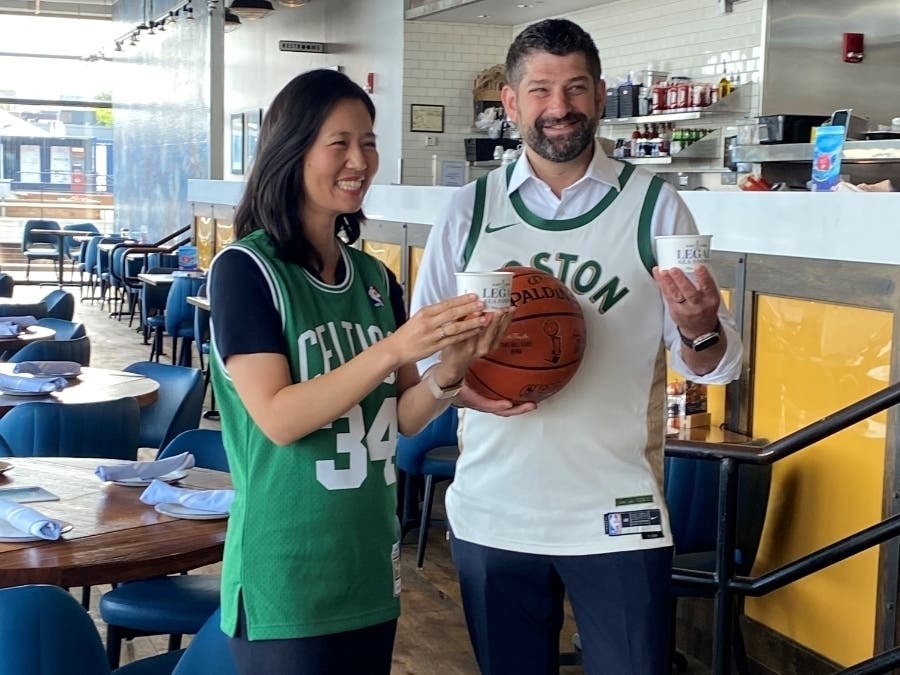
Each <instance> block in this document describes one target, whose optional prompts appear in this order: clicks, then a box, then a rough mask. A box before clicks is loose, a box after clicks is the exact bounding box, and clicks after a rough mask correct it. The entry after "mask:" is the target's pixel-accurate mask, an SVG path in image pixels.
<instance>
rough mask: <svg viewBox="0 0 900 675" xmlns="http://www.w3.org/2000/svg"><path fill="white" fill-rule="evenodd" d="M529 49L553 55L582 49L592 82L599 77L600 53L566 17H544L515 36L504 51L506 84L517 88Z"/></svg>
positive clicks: (579, 28) (591, 40)
mask: <svg viewBox="0 0 900 675" xmlns="http://www.w3.org/2000/svg"><path fill="white" fill-rule="evenodd" d="M532 52H547V53H549V54H554V55H556V56H565V55H567V54H574V53H577V52H581V53H582V54H584V59H585V61H586V62H587V67H588V70H589V71H590V73H591V76H592V77H593V78H594V82H597V81H599V80H600V78H601V77H602V71H601V69H600V55H599V54H598V53H597V46H596V45H595V44H594V40H593V38H591V36H590V35H589V34H588V33H587V32H585V30H584V29H583V28H582V27H581V26H579V25H578V24H576V23H573V22H571V21H569V20H567V19H544V20H543V21H538V22H537V23H533V24H531V25H530V26H528V27H527V28H525V30H523V31H522V32H521V33H519V34H518V35H517V36H516V39H515V40H513V42H512V44H511V45H510V46H509V51H508V52H507V53H506V82H507V84H509V85H510V86H512V87H516V86H518V84H519V82H521V81H522V76H523V75H524V73H523V70H524V62H525V59H526V58H527V57H528V56H529V55H530V54H531V53H532Z"/></svg>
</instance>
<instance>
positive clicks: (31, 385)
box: [0, 373, 68, 394]
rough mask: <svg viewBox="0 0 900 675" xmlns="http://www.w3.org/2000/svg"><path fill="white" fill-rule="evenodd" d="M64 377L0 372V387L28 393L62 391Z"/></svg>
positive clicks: (64, 381)
mask: <svg viewBox="0 0 900 675" xmlns="http://www.w3.org/2000/svg"><path fill="white" fill-rule="evenodd" d="M67 384H68V382H66V378H64V377H22V376H19V375H6V374H5V373H0V389H6V390H7V391H19V392H23V393H28V394H37V393H40V392H43V393H46V394H49V393H50V392H53V391H62V390H63V389H65V388H66V385H67Z"/></svg>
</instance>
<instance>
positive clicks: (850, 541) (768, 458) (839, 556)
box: [666, 383, 900, 675]
mask: <svg viewBox="0 0 900 675" xmlns="http://www.w3.org/2000/svg"><path fill="white" fill-rule="evenodd" d="M898 403H900V383H898V384H893V385H891V386H889V387H886V388H884V389H882V390H881V391H878V392H876V393H874V394H872V395H871V396H867V397H866V398H864V399H862V400H860V401H857V402H856V403H853V404H852V405H849V406H847V407H845V408H842V409H841V410H838V411H837V412H835V413H833V414H831V415H829V416H827V417H824V418H822V419H820V420H818V421H817V422H813V423H812V424H810V425H808V426H806V427H803V428H802V429H799V430H797V431H795V432H794V433H792V434H789V435H787V436H785V437H784V438H782V439H779V440H777V441H774V442H772V443H769V444H768V445H764V446H741V445H733V444H728V443H706V442H696V441H688V440H670V441H667V442H666V455H667V456H670V457H686V458H691V459H701V460H709V461H718V462H719V496H718V539H717V543H716V569H715V571H714V572H702V571H696V570H685V569H678V568H676V569H675V570H673V574H672V580H673V581H674V582H676V583H681V584H685V585H690V586H694V587H698V588H714V589H715V595H714V606H715V619H714V628H713V672H714V673H716V674H717V675H721V674H724V673H728V672H729V668H730V663H731V639H732V631H733V630H734V625H733V621H732V617H733V614H732V612H733V609H734V602H735V597H736V596H737V595H749V596H751V597H760V596H763V595H766V594H767V593H770V592H772V591H774V590H777V589H779V588H782V587H783V586H786V585H787V584H790V583H792V582H794V581H797V580H798V579H802V578H804V577H807V576H809V575H810V574H813V573H815V572H818V571H820V570H822V569H825V568H826V567H829V566H830V565H833V564H835V563H838V562H841V561H842V560H845V559H847V558H849V557H850V556H853V555H856V554H857V553H859V552H861V551H864V550H866V549H867V548H870V547H872V546H877V545H879V544H882V543H884V542H886V541H888V540H889V539H892V538H893V537H896V536H897V535H900V515H895V516H891V517H890V518H888V519H887V520H883V521H881V522H879V523H877V524H875V525H872V526H871V527H868V528H866V529H864V530H861V531H859V532H856V533H854V534H852V535H850V536H848V537H845V538H844V539H841V540H839V541H836V542H834V543H832V544H829V545H828V546H825V547H824V548H821V549H818V550H816V551H813V552H812V553H810V554H808V555H806V556H804V557H802V558H800V559H798V560H795V561H793V562H790V563H787V564H786V565H783V566H781V567H778V568H776V569H774V570H771V571H769V572H766V573H765V574H761V575H760V576H758V577H743V576H737V575H735V573H734V569H735V560H734V550H735V539H736V529H737V518H736V516H737V488H738V468H739V466H740V464H774V463H775V462H777V461H779V460H781V459H784V458H785V457H789V456H790V455H793V454H794V453H796V452H798V451H800V450H803V449H804V448H807V447H809V446H810V445H812V444H813V443H817V442H818V441H821V440H822V439H824V438H827V437H828V436H831V435H833V434H835V433H837V432H839V431H842V430H844V429H846V428H847V427H850V426H852V425H854V424H856V423H857V422H861V421H862V420H865V419H867V418H869V417H871V416H872V415H874V414H876V413H879V412H882V411H884V410H886V409H887V408H890V407H891V406H894V405H896V404H898ZM898 665H900V647H895V648H893V649H890V650H888V651H886V652H884V653H882V654H878V655H877V656H875V657H873V658H871V659H867V660H866V661H863V662H861V663H858V664H856V665H854V666H851V667H849V668H847V669H845V670H842V671H840V672H841V674H842V675H875V674H876V673H886V672H889V671H890V670H892V669H893V668H894V667H896V666H898Z"/></svg>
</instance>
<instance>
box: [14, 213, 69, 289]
mask: <svg viewBox="0 0 900 675" xmlns="http://www.w3.org/2000/svg"><path fill="white" fill-rule="evenodd" d="M58 229H59V223H57V222H56V221H55V220H39V219H32V220H26V221H25V227H24V228H23V230H22V254H23V255H24V256H25V280H26V281H28V277H29V275H30V274H31V261H32V260H52V261H54V262H56V261H57V260H59V248H58V247H59V242H60V240H59V238H57V237H55V236H53V235H50V234H35V233H34V232H33V231H32V230H58Z"/></svg>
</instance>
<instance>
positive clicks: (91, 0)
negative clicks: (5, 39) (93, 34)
mask: <svg viewBox="0 0 900 675" xmlns="http://www.w3.org/2000/svg"><path fill="white" fill-rule="evenodd" d="M114 2H115V0H0V14H18V15H24V16H39V17H40V16H46V17H64V18H68V19H95V20H112V6H113V3H114Z"/></svg>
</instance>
